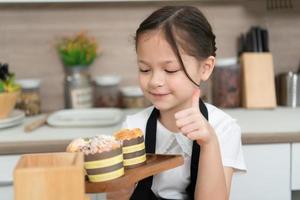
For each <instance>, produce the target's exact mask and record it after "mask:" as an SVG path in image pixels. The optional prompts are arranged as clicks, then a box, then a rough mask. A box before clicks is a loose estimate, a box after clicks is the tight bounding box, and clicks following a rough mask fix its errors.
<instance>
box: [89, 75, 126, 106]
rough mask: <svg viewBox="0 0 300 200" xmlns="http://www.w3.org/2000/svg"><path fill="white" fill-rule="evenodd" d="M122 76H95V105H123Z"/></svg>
mask: <svg viewBox="0 0 300 200" xmlns="http://www.w3.org/2000/svg"><path fill="white" fill-rule="evenodd" d="M120 81H121V77H120V76H115V75H105V76H97V77H95V78H94V85H95V95H94V106H95V107H121V95H120V90H119V84H120Z"/></svg>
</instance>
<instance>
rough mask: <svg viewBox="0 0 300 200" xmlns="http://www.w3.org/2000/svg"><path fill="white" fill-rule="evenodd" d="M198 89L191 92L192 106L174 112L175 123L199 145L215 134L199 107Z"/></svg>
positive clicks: (214, 136) (211, 138) (209, 139)
mask: <svg viewBox="0 0 300 200" xmlns="http://www.w3.org/2000/svg"><path fill="white" fill-rule="evenodd" d="M199 98H200V89H196V90H195V91H194V94H193V99H192V107H191V108H188V109H185V110H182V111H179V112H177V113H175V119H176V125H177V127H178V128H179V129H180V131H181V132H182V133H183V134H184V135H185V136H186V137H188V138H189V139H191V140H196V141H197V143H198V144H199V145H205V144H208V143H209V142H210V141H212V140H213V139H215V138H216V134H215V132H214V130H213V128H212V127H211V126H210V124H209V123H208V122H207V120H206V119H205V117H204V116H203V115H202V113H201V112H200V109H199Z"/></svg>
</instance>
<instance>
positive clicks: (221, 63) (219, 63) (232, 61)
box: [216, 57, 238, 67]
mask: <svg viewBox="0 0 300 200" xmlns="http://www.w3.org/2000/svg"><path fill="white" fill-rule="evenodd" d="M237 63H238V59H237V58H236V57H230V58H218V59H216V67H228V66H233V65H236V64H237Z"/></svg>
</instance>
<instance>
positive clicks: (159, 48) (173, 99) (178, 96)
mask: <svg viewBox="0 0 300 200" xmlns="http://www.w3.org/2000/svg"><path fill="white" fill-rule="evenodd" d="M180 53H181V57H182V60H183V63H184V65H185V68H186V71H187V73H188V74H189V75H190V77H191V78H192V79H193V80H194V81H195V82H196V83H199V82H200V80H201V74H202V73H201V67H200V63H199V61H198V60H197V59H196V58H194V57H192V56H189V55H187V54H185V53H184V52H183V51H180ZM137 59H138V66H139V83H140V86H141V89H142V90H143V92H144V95H145V97H146V98H147V99H149V100H150V101H151V102H152V104H153V105H154V106H155V107H156V108H157V109H159V110H161V111H163V110H175V111H178V110H181V109H185V108H188V107H190V106H191V101H192V98H191V97H192V95H193V92H194V90H195V89H196V88H197V86H196V85H194V84H193V83H192V82H191V81H190V80H189V79H188V77H187V76H186V74H185V73H184V71H183V69H182V67H181V65H180V63H179V61H178V59H177V57H176V55H175V53H174V52H173V50H172V47H171V46H170V45H169V43H168V42H167V41H166V40H165V37H164V34H163V33H162V32H161V31H150V32H146V33H143V34H141V35H140V36H139V38H138V45H137Z"/></svg>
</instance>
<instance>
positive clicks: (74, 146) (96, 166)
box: [67, 135, 124, 182]
mask: <svg viewBox="0 0 300 200" xmlns="http://www.w3.org/2000/svg"><path fill="white" fill-rule="evenodd" d="M67 151H68V152H83V153H84V168H85V170H86V173H87V175H88V178H89V181H90V182H103V181H108V180H112V179H115V178H118V177H121V176H122V175H124V167H123V155H122V149H121V143H120V141H117V140H116V139H115V138H114V137H112V136H107V135H97V136H94V137H91V138H85V139H83V138H79V139H76V140H73V141H72V142H71V143H70V144H69V145H68V147H67Z"/></svg>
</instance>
